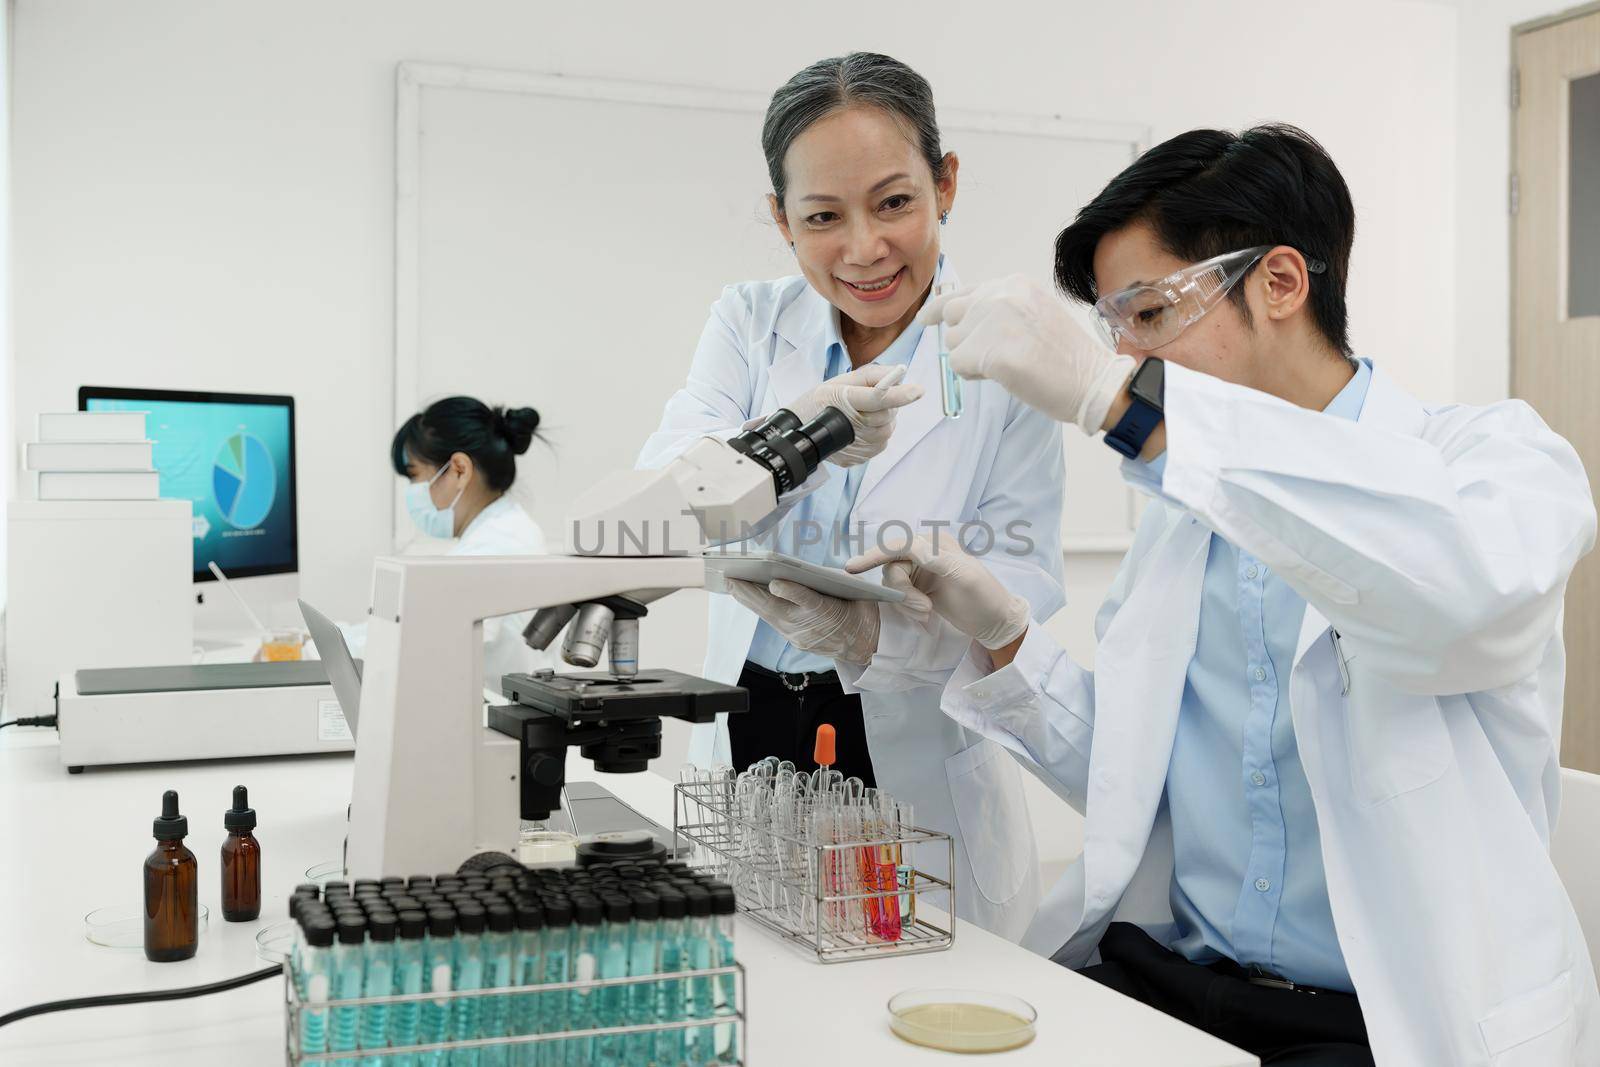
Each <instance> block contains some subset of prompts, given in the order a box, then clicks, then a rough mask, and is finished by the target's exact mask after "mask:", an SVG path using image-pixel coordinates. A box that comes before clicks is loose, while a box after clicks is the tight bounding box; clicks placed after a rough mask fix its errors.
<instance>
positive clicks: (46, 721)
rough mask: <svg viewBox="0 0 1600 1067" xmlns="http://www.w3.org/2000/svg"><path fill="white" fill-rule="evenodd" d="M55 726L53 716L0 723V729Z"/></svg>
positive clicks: (38, 716) (9, 720)
mask: <svg viewBox="0 0 1600 1067" xmlns="http://www.w3.org/2000/svg"><path fill="white" fill-rule="evenodd" d="M55 724H56V717H55V716H54V715H37V716H35V717H34V718H31V719H7V720H6V721H5V722H0V727H5V726H54V725H55Z"/></svg>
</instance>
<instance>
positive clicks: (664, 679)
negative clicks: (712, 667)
mask: <svg viewBox="0 0 1600 1067" xmlns="http://www.w3.org/2000/svg"><path fill="white" fill-rule="evenodd" d="M500 691H501V692H503V693H504V694H505V695H506V697H507V698H508V699H510V700H514V701H516V702H517V703H518V704H522V705H525V706H527V707H530V708H537V709H539V710H541V711H548V712H553V713H555V714H557V715H559V716H561V717H562V718H564V719H566V720H568V721H569V722H570V723H572V724H573V725H574V726H579V725H583V724H586V723H596V722H603V721H610V722H618V721H627V720H630V719H649V718H657V719H667V718H670V719H683V720H684V721H686V722H711V721H712V720H713V719H715V718H716V716H717V715H718V714H719V713H720V712H740V711H745V710H746V709H748V708H749V706H750V694H749V693H747V692H745V691H744V690H743V689H740V688H739V687H738V686H733V685H721V684H720V683H717V682H713V681H709V680H707V679H705V678H697V677H695V676H694V675H692V674H681V673H679V672H678V671H668V670H649V671H640V672H639V673H638V675H637V676H636V677H633V678H626V679H622V678H613V677H612V676H611V675H609V674H603V673H600V672H593V673H588V674H555V673H553V672H548V671H541V672H539V673H538V674H508V675H506V676H505V677H504V678H503V679H501V683H500Z"/></svg>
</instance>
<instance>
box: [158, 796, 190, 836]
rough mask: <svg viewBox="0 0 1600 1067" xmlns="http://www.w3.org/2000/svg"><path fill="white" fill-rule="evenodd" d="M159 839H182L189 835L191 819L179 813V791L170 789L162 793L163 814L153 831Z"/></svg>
mask: <svg viewBox="0 0 1600 1067" xmlns="http://www.w3.org/2000/svg"><path fill="white" fill-rule="evenodd" d="M151 832H152V833H154V834H155V835H156V840H157V841H181V840H183V839H184V838H185V837H188V836H189V820H188V819H186V818H184V817H183V816H182V815H179V814H178V792H177V790H175V789H169V790H167V791H166V792H165V793H162V794H161V816H160V818H158V819H156V822H155V829H154V830H152V831H151Z"/></svg>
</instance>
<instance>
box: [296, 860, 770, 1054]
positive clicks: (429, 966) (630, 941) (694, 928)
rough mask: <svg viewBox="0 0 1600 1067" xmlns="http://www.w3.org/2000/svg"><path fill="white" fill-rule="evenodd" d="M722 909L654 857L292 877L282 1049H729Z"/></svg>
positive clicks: (705, 883)
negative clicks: (379, 875) (308, 880)
mask: <svg viewBox="0 0 1600 1067" xmlns="http://www.w3.org/2000/svg"><path fill="white" fill-rule="evenodd" d="M735 907H736V901H735V898H734V893H733V890H732V888H731V887H729V886H728V885H726V884H724V883H723V882H720V881H718V880H717V879H715V878H713V877H711V876H710V875H708V874H705V873H703V872H696V871H693V870H691V869H690V868H689V867H688V866H687V865H685V864H682V863H678V862H660V861H653V860H639V861H637V862H618V863H610V864H596V865H593V866H589V867H584V868H555V869H541V870H526V869H522V868H512V867H510V866H501V867H496V868H494V869H492V870H490V871H487V872H481V873H480V872H472V873H465V874H446V875H439V876H436V877H428V876H415V877H412V878H394V877H391V878H384V879H372V880H368V879H357V880H355V881H354V882H343V881H331V882H327V883H326V884H324V885H322V886H317V885H310V884H308V885H303V886H300V887H299V888H297V889H296V890H295V892H294V895H293V896H292V897H291V898H290V901H289V916H290V918H291V919H292V920H293V921H294V923H295V928H296V929H295V936H294V939H293V945H292V948H291V949H290V952H289V959H288V960H287V961H286V962H285V965H284V973H285V977H286V980H285V1000H286V1003H287V1028H286V1031H287V1032H286V1041H287V1049H288V1059H289V1063H290V1064H294V1065H298V1064H321V1063H333V1064H341V1065H346V1064H347V1065H350V1067H357V1065H360V1067H376V1065H384V1067H648V1065H652V1064H657V1065H662V1067H726V1065H737V1064H743V1063H744V1062H745V1058H744V1057H745V1016H744V1010H745V1009H744V1004H745V994H744V968H743V967H741V966H740V965H739V964H738V963H737V962H736V961H735V960H734V957H733V939H734V931H733V922H734V911H735Z"/></svg>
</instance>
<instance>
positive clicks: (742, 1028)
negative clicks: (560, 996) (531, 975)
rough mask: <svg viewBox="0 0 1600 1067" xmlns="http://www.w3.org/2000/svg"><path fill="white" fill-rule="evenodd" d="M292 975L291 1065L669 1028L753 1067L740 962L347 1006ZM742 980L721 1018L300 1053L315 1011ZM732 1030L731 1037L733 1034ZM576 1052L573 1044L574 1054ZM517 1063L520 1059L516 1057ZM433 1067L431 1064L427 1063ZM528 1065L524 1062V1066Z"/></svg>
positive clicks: (363, 1000)
mask: <svg viewBox="0 0 1600 1067" xmlns="http://www.w3.org/2000/svg"><path fill="white" fill-rule="evenodd" d="M283 974H284V983H283V985H284V1004H285V1019H286V1024H285V1042H286V1045H285V1047H286V1050H287V1052H288V1062H289V1065H290V1067H300V1065H301V1064H318V1063H334V1062H337V1063H338V1064H340V1065H341V1067H343V1065H345V1064H348V1065H350V1067H377V1065H380V1064H393V1063H395V1062H397V1061H396V1057H402V1058H404V1057H408V1056H413V1055H417V1056H420V1055H421V1054H424V1053H450V1052H456V1051H467V1050H473V1049H491V1048H504V1049H518V1048H530V1049H543V1048H548V1047H549V1045H550V1044H551V1043H553V1042H573V1043H582V1042H587V1041H597V1040H601V1039H621V1040H623V1041H626V1039H627V1038H628V1037H630V1036H632V1037H638V1036H641V1035H646V1034H656V1033H659V1032H662V1031H666V1030H685V1031H691V1032H693V1031H697V1030H711V1031H714V1032H716V1033H717V1034H718V1035H719V1036H721V1037H722V1039H721V1040H718V1041H716V1042H715V1044H717V1045H718V1046H719V1047H722V1048H732V1049H737V1050H738V1058H737V1059H736V1060H726V1059H719V1060H717V1061H716V1062H717V1064H718V1067H724V1065H727V1064H732V1065H734V1067H742V1065H745V1064H748V1063H749V1060H748V1054H747V1051H746V1036H747V1027H746V1015H745V1012H746V1010H747V1009H746V1004H747V1001H746V999H745V971H744V965H743V964H740V963H734V964H733V965H732V966H730V967H709V968H705V969H703V970H692V971H674V972H672V973H670V974H668V973H663V974H652V975H645V976H641V977H637V978H635V977H628V978H593V979H587V980H583V981H574V982H546V983H542V984H539V985H521V986H499V987H495V988H492V989H463V990H454V991H450V992H438V993H435V992H426V993H406V994H394V995H391V996H382V997H352V998H349V999H346V1000H325V1001H323V1000H319V1001H313V1000H307V999H305V998H303V997H302V996H301V995H300V994H299V991H298V990H297V989H296V988H295V982H294V979H293V976H292V974H291V971H290V966H289V964H287V963H285V964H284V967H283ZM730 977H731V978H732V979H733V982H734V989H735V996H734V997H733V999H732V1000H731V1001H730V1002H729V1003H727V1004H720V1005H718V1006H717V1008H716V1010H715V1012H714V1014H711V1015H708V1016H699V1017H695V1018H685V1019H677V1020H673V1021H669V1022H656V1023H631V1024H628V1025H626V1026H604V1027H592V1028H589V1029H581V1030H560V1031H549V1032H541V1033H534V1034H509V1035H506V1036H502V1037H485V1038H474V1039H471V1040H452V1041H440V1042H434V1043H432V1044H418V1045H405V1046H388V1047H384V1048H362V1049H355V1050H346V1051H337V1052H331V1051H330V1052H303V1051H301V1049H300V1039H299V1035H300V1034H301V1032H302V1018H303V1016H304V1015H305V1014H306V1013H307V1012H319V1013H323V1014H324V1018H326V1019H331V1018H332V1017H333V1016H334V1013H336V1012H339V1011H341V1010H346V1011H356V1012H358V1013H359V1012H360V1010H361V1009H363V1008H366V1007H373V1006H376V1007H384V1006H386V1007H388V1008H390V1009H393V1008H395V1007H397V1006H399V1005H402V1004H408V1003H422V1002H424V1001H426V1002H429V1003H432V1004H449V1005H453V1004H455V1003H456V1002H457V1001H459V1000H461V999H463V998H467V997H507V998H511V999H515V998H517V997H519V996H540V995H548V994H551V993H560V992H564V991H577V992H581V993H593V992H595V991H597V990H600V989H604V988H608V987H617V986H624V987H631V986H637V985H640V984H641V983H642V984H648V985H657V984H659V983H661V982H683V983H685V984H686V985H687V984H689V983H693V982H696V981H705V982H712V983H715V984H717V985H723V984H724V983H725V982H726V981H727V979H728V978H730ZM730 1030H731V1034H730V1033H729V1031H730ZM572 1047H573V1046H572V1045H568V1046H567V1048H568V1049H571V1048H572ZM510 1055H511V1056H512V1058H513V1059H515V1057H516V1055H517V1054H516V1053H515V1052H512V1053H510ZM575 1056H576V1054H569V1055H566V1056H565V1057H564V1061H565V1062H567V1063H579V1062H588V1060H587V1059H581V1058H575ZM424 1062H425V1061H424ZM518 1062H520V1061H518Z"/></svg>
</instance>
